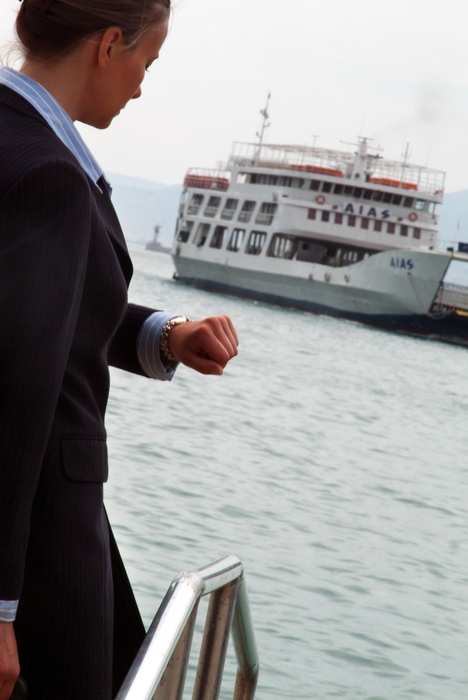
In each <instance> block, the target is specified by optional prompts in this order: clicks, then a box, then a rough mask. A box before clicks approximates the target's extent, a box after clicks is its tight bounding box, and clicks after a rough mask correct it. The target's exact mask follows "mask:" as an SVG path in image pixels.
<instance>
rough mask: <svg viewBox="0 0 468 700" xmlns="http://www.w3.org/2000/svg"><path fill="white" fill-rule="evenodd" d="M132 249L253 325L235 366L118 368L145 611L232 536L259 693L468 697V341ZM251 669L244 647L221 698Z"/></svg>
mask: <svg viewBox="0 0 468 700" xmlns="http://www.w3.org/2000/svg"><path fill="white" fill-rule="evenodd" d="M131 253H132V257H133V260H134V264H135V268H136V270H135V277H134V280H133V282H132V285H131V289H130V297H131V300H132V301H135V302H138V303H142V304H146V305H150V306H152V307H154V308H162V309H165V310H169V311H173V312H175V313H182V314H186V315H188V316H190V317H192V318H200V317H203V316H207V315H212V314H219V313H226V314H229V315H230V316H231V318H232V319H233V321H234V323H235V325H236V327H237V329H238V332H239V337H240V349H239V356H238V357H237V358H235V359H234V360H233V361H232V362H231V363H230V364H229V365H228V367H227V369H226V371H225V374H224V376H223V377H211V376H210V377H205V376H202V375H199V374H197V373H195V372H193V371H191V370H189V369H187V368H185V367H180V368H179V369H178V371H177V374H176V377H175V378H174V380H173V382H172V383H168V382H166V383H161V382H154V381H152V380H148V379H144V378H142V377H137V376H132V375H129V374H126V373H124V372H120V371H118V370H112V392H111V397H110V405H109V410H108V417H107V428H108V433H109V449H110V460H111V476H110V480H109V483H108V485H107V487H106V500H107V507H108V511H109V514H110V519H111V521H112V523H113V525H114V528H115V532H116V536H117V538H118V541H119V544H120V547H121V550H122V554H123V557H124V559H125V561H126V564H127V567H128V571H129V575H130V577H131V580H132V583H133V585H134V588H135V591H136V595H137V598H138V602H139V604H140V608H141V611H142V614H143V616H144V620H145V623H146V624H149V623H150V622H151V620H152V618H153V616H154V614H155V612H156V610H157V607H158V605H159V603H160V602H161V600H162V597H163V595H164V594H165V592H166V590H167V588H168V587H169V584H170V582H171V580H172V579H173V578H174V576H176V575H177V574H178V573H180V572H181V571H186V570H193V569H197V568H199V567H201V566H203V565H205V564H207V563H209V562H210V561H213V560H216V559H218V558H219V557H221V556H223V555H226V554H235V555H237V556H238V557H239V558H240V559H241V560H242V562H243V564H244V566H245V571H246V582H247V587H248V592H249V598H250V604H251V612H252V617H253V622H254V627H255V632H256V640H257V645H258V648H259V653H260V660H261V671H260V678H259V684H258V690H257V695H256V697H257V698H259V700H270V699H274V698H291V699H299V698H301V699H302V698H304V699H307V700H312V699H313V698H317V699H321V698H343V699H345V700H358V699H359V700H364V699H367V700H371V699H372V700H384V699H385V700H399V699H402V700H403V699H405V698H424V699H425V700H435V699H436V698H437V699H440V700H442V699H443V700H450V699H453V700H461V699H463V698H467V697H468V650H467V645H468V546H467V544H468V455H467V444H468V443H467V435H468V421H467V419H468V349H467V348H462V347H457V346H453V345H448V344H444V343H440V342H436V341H430V340H422V339H417V338H411V337H407V336H403V335H398V334H391V333H387V332H384V331H379V330H374V329H370V328H367V327H365V326H362V325H359V324H357V323H351V322H347V321H341V320H336V319H332V318H328V317H326V316H314V315H312V314H308V313H305V312H301V311H295V310H293V309H284V308H278V307H275V306H270V305H267V304H262V303H256V302H253V301H249V300H244V299H237V298H235V297H229V296H224V295H219V294H210V293H207V292H203V291H200V290H196V289H192V288H190V287H187V286H184V285H182V284H180V283H178V282H175V281H173V280H172V273H173V267H172V262H171V259H170V257H169V256H167V255H163V254H157V253H153V252H149V251H145V250H143V249H142V248H141V247H137V246H134V247H133V248H132V250H131ZM234 677H235V659H234V656H233V652H232V650H230V651H229V655H228V659H227V662H226V673H225V681H224V683H223V690H222V697H223V698H226V699H227V698H229V697H232V689H233V685H234ZM189 681H190V679H189ZM189 686H190V683H188V687H187V694H186V696H184V697H187V698H188V697H190V692H189V691H190V687H189Z"/></svg>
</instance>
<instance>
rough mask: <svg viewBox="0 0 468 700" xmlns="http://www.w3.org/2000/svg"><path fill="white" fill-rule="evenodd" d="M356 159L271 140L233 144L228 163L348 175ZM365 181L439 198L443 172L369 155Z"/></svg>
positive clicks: (349, 154)
mask: <svg viewBox="0 0 468 700" xmlns="http://www.w3.org/2000/svg"><path fill="white" fill-rule="evenodd" d="M355 160H356V155H355V154H354V153H346V152H344V151H336V150H330V149H325V148H316V147H311V146H285V145H274V144H263V145H262V146H259V144H252V143H239V142H236V143H234V144H233V149H232V153H231V156H230V158H229V161H228V164H227V166H228V167H233V166H236V167H238V168H239V167H266V168H286V169H288V170H299V171H306V172H311V173H317V174H320V173H321V174H322V175H324V176H327V175H329V176H333V177H343V178H346V177H347V178H349V177H351V176H352V172H353V166H354V163H355ZM368 163H369V176H368V180H367V181H368V182H369V183H371V184H375V185H384V186H388V187H397V188H401V189H403V190H407V191H408V195H410V193H411V191H413V193H414V195H416V193H417V192H421V193H425V194H432V195H435V196H437V197H440V199H442V195H443V192H444V182H445V173H444V172H442V171H440V170H434V169H432V168H427V167H424V166H418V165H412V164H410V163H403V162H399V161H393V160H387V159H384V158H374V157H370V158H369V161H368Z"/></svg>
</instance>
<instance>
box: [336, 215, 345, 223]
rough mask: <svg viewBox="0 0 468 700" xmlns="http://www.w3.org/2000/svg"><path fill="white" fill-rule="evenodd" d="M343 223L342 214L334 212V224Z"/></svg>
mask: <svg viewBox="0 0 468 700" xmlns="http://www.w3.org/2000/svg"><path fill="white" fill-rule="evenodd" d="M342 223H343V214H340V213H338V212H337V213H336V214H335V224H342Z"/></svg>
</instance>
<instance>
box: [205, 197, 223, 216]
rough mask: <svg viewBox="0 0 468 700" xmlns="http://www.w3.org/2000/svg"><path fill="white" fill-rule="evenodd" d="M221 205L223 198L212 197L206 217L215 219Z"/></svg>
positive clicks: (207, 207) (207, 206) (206, 210)
mask: <svg viewBox="0 0 468 700" xmlns="http://www.w3.org/2000/svg"><path fill="white" fill-rule="evenodd" d="M220 203H221V197H210V198H209V200H208V204H207V205H206V209H205V216H209V217H214V216H216V212H217V211H218V207H219V205H220Z"/></svg>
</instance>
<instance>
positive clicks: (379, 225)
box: [374, 219, 382, 231]
mask: <svg viewBox="0 0 468 700" xmlns="http://www.w3.org/2000/svg"><path fill="white" fill-rule="evenodd" d="M381 230H382V222H381V221H379V220H378V219H376V220H375V221H374V231H381Z"/></svg>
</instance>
